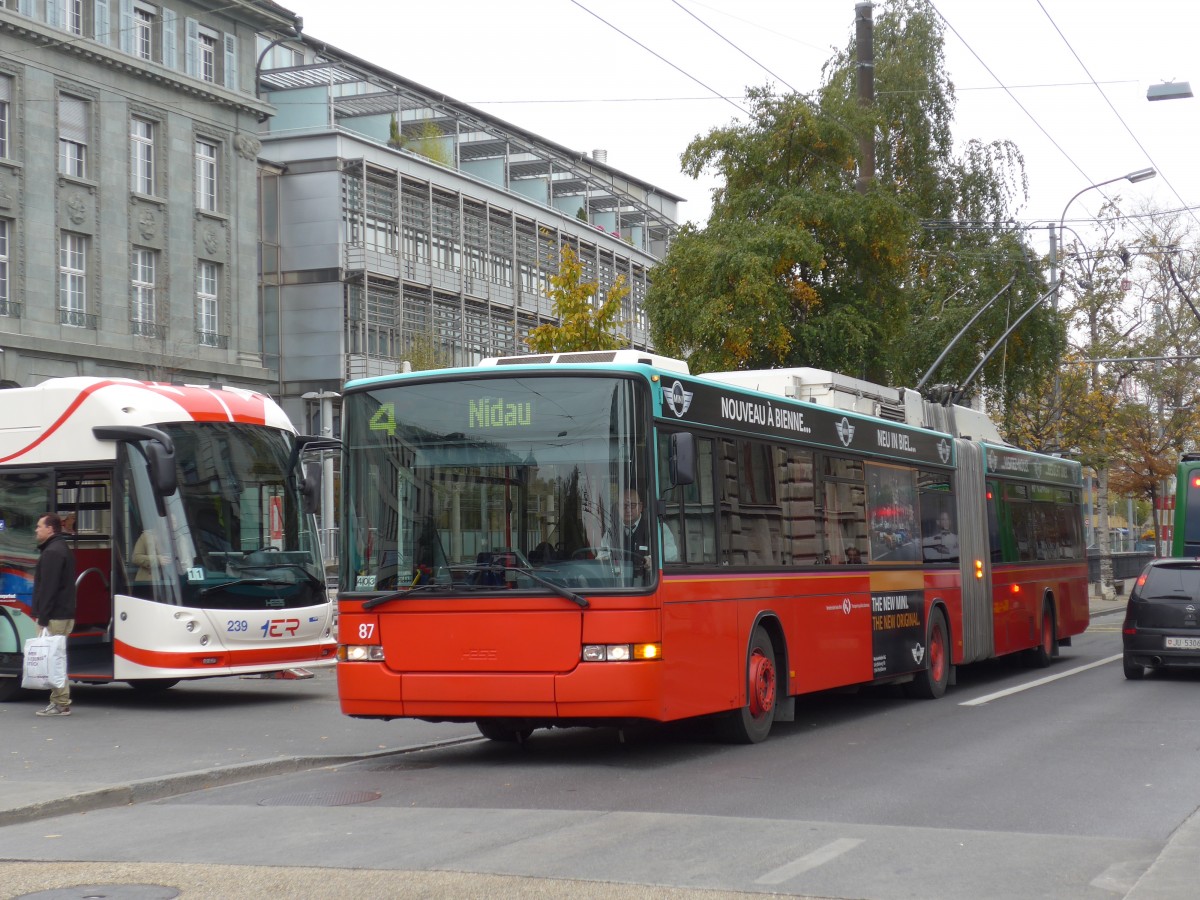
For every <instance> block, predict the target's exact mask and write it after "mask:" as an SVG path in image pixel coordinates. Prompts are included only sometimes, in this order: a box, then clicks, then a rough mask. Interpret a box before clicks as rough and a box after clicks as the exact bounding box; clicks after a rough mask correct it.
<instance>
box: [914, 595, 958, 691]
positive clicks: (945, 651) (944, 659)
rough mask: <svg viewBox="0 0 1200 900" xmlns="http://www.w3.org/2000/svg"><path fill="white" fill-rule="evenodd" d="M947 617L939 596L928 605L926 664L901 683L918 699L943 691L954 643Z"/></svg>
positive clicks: (949, 669) (948, 682)
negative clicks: (905, 682) (910, 678)
mask: <svg viewBox="0 0 1200 900" xmlns="http://www.w3.org/2000/svg"><path fill="white" fill-rule="evenodd" d="M949 622H950V617H949V616H947V615H946V608H945V605H944V604H943V603H942V602H941V601H940V600H939V601H935V602H934V603H933V604H932V605H931V606H930V607H929V622H928V624H927V625H926V627H925V653H926V657H927V661H928V665H927V666H926V667H925V668H924V669H922V670H921V671H920V672H917V673H916V674H915V675H914V676H913V680H912V681H910V682H908V683H907V684H905V685H904V692H905V693H906V694H907V695H908V696H910V697H915V698H917V699H920V700H937V699H938V698H940V697H942V696H943V695H944V694H945V693H946V687H947V686H948V685H949V684H950V676H951V670H952V668H953V651H952V649H951V648H952V647H953V646H954V645H953V644H952V643H951V636H950V624H949Z"/></svg>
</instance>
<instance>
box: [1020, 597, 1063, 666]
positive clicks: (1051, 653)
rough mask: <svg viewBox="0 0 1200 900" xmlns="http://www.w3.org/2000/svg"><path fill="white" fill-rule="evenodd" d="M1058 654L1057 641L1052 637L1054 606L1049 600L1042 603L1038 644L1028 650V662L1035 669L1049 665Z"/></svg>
mask: <svg viewBox="0 0 1200 900" xmlns="http://www.w3.org/2000/svg"><path fill="white" fill-rule="evenodd" d="M1057 654H1058V642H1057V641H1055V639H1054V607H1053V606H1052V605H1051V604H1050V602H1049V601H1046V602H1045V603H1043V604H1042V631H1041V640H1039V641H1038V645H1037V646H1036V647H1034V648H1033V649H1032V650H1030V651H1028V655H1027V656H1026V658H1027V659H1028V660H1029V664H1030V665H1031V666H1033V667H1034V668H1037V669H1044V668H1046V667H1047V666H1049V665H1050V663H1051V662H1052V661H1053V660H1054V657H1055V656H1056V655H1057Z"/></svg>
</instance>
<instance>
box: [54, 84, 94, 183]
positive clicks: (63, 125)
mask: <svg viewBox="0 0 1200 900" xmlns="http://www.w3.org/2000/svg"><path fill="white" fill-rule="evenodd" d="M90 123H91V104H90V103H89V102H88V101H87V100H82V99H80V98H79V97H71V96H69V95H67V94H60V95H59V97H58V171H59V174H61V175H71V176H74V177H75V178H84V177H86V176H87V144H88V133H89V131H90Z"/></svg>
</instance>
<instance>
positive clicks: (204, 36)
mask: <svg viewBox="0 0 1200 900" xmlns="http://www.w3.org/2000/svg"><path fill="white" fill-rule="evenodd" d="M196 44H197V46H196V50H197V53H199V60H198V62H199V66H200V69H199V72H198V74H199V76H200V78H201V80H203V81H211V82H213V83H216V80H217V36H216V35H215V34H212V33H210V32H207V31H201V32H200V36H199V38H198V39H197V42H196Z"/></svg>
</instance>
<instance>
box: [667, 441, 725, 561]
mask: <svg viewBox="0 0 1200 900" xmlns="http://www.w3.org/2000/svg"><path fill="white" fill-rule="evenodd" d="M661 437H662V439H661V440H660V442H659V473H660V475H661V473H663V472H665V471H666V469H664V468H663V467H664V466H666V465H668V460H667V454H668V452H669V445H668V442H667V440H666V437H667V436H666V435H663V436H661ZM662 503H663V511H664V516H663V527H664V528H668V529H670V530H671V534H672V536H673V537H674V539H675V546H676V547H677V548H678V550H679V559H678V560H675V562H681V563H684V562H686V563H693V564H695V565H708V566H715V565H716V564H717V541H716V536H717V515H716V507H715V505H714V504H713V441H712V438H704V437H701V438H696V480H695V481H694V482H692V483H691V484H688V485H679V486H676V487H670V488H667V489H666V490H665V491H664V492H663V494H662ZM664 562H665V563H671V562H672V560H664Z"/></svg>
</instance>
